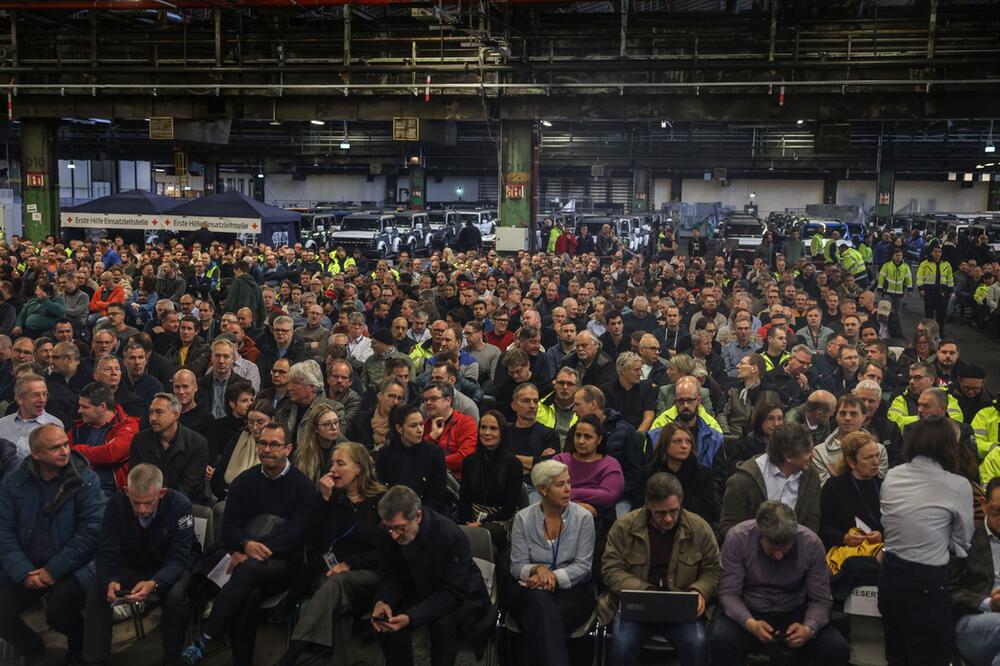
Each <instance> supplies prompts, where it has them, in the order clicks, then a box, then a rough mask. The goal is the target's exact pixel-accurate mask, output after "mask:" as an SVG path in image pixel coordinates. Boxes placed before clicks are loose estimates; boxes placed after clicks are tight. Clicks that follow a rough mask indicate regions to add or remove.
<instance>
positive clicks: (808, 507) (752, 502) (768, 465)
mask: <svg viewBox="0 0 1000 666" xmlns="http://www.w3.org/2000/svg"><path fill="white" fill-rule="evenodd" d="M812 453H813V446H812V440H811V439H810V438H809V435H808V433H807V432H806V430H805V428H804V427H803V426H800V425H798V424H797V423H786V424H784V425H782V426H781V427H779V428H778V429H777V430H775V431H774V433H773V434H772V435H771V440H770V441H769V442H768V443H767V451H766V452H765V453H762V454H761V455H759V456H756V457H754V458H750V459H749V460H744V461H743V462H741V463H740V464H739V465H737V466H736V472H735V473H734V474H733V475H732V476H731V477H729V480H728V481H726V492H725V494H724V495H723V496H722V515H721V516H720V517H719V532H720V533H721V534H722V536H723V538H725V535H726V533H727V532H728V531H729V529H730V528H732V527H733V526H735V525H737V524H738V523H741V522H743V521H745V520H750V519H752V518H753V516H754V515H756V512H757V507H759V506H760V505H761V503H762V502H764V501H766V500H771V501H775V502H784V503H785V504H787V505H788V506H789V507H791V508H792V509H794V510H795V516H796V519H797V520H798V522H799V523H800V524H801V525H802V526H803V527H808V528H809V529H811V530H812V531H813V532H819V475H818V474H816V469H815V468H814V467H813V464H812Z"/></svg>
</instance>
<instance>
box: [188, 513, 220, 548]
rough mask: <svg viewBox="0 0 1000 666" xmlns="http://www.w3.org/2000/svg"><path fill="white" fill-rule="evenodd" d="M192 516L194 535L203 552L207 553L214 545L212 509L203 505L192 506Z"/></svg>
mask: <svg viewBox="0 0 1000 666" xmlns="http://www.w3.org/2000/svg"><path fill="white" fill-rule="evenodd" d="M191 513H193V514H194V533H195V536H197V537H198V543H200V544H201V549H202V551H203V552H208V551H209V550H210V549H211V548H212V546H214V545H215V529H214V527H215V525H214V514H213V513H212V507H210V506H205V505H204V504H192V505H191Z"/></svg>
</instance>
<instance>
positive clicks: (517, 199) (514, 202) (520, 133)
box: [500, 120, 535, 228]
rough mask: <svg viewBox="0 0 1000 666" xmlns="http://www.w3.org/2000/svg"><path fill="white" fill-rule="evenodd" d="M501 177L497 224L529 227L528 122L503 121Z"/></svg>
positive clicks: (531, 189)
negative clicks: (498, 221) (498, 219)
mask: <svg viewBox="0 0 1000 666" xmlns="http://www.w3.org/2000/svg"><path fill="white" fill-rule="evenodd" d="M500 134H501V141H500V149H501V160H502V177H503V180H502V181H501V182H500V225H501V226H504V227H527V228H531V222H532V220H531V201H532V198H533V196H534V192H535V180H534V177H533V174H534V166H533V146H532V134H533V127H532V121H530V120H505V121H503V122H502V124H501V128H500Z"/></svg>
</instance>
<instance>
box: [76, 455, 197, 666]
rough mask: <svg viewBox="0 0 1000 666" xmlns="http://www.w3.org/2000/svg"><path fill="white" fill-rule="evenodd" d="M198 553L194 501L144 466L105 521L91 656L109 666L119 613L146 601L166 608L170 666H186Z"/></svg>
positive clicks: (87, 642)
mask: <svg viewBox="0 0 1000 666" xmlns="http://www.w3.org/2000/svg"><path fill="white" fill-rule="evenodd" d="M194 553H195V534H194V515H193V514H192V513H191V500H189V499H188V498H186V497H185V496H184V495H182V494H181V493H179V492H177V491H176V490H168V489H167V488H164V487H163V473H162V472H161V471H160V470H159V469H158V468H157V467H155V466H153V465H150V464H141V465H136V466H134V467H132V469H131V470H129V473H128V487H127V488H125V489H122V490H121V491H119V492H118V493H116V494H115V495H114V496H113V497H112V498H111V499H110V500H109V501H108V506H107V509H106V510H105V513H104V525H103V528H102V531H101V546H100V549H99V550H98V551H97V580H96V581H95V583H94V585H93V587H92V588H91V589H90V594H89V595H88V597H87V624H86V632H85V635H84V640H83V655H84V659H86V660H87V662H88V663H95V662H96V663H102V662H104V661H106V660H107V659H108V657H109V656H110V654H111V626H112V613H111V607H112V606H113V605H114V604H115V603H116V602H117V603H122V602H126V603H134V602H139V601H145V600H146V599H148V598H149V597H150V596H152V595H153V594H156V595H157V596H158V597H159V598H160V601H161V602H162V604H163V613H162V615H161V618H160V626H161V631H162V633H163V663H165V664H178V663H180V652H181V648H182V647H183V646H184V634H185V632H186V630H187V622H188V583H189V581H190V578H191V574H190V572H189V571H188V567H189V566H190V564H191V560H192V557H193V555H194Z"/></svg>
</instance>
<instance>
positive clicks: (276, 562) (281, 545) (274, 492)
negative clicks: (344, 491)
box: [183, 423, 319, 666]
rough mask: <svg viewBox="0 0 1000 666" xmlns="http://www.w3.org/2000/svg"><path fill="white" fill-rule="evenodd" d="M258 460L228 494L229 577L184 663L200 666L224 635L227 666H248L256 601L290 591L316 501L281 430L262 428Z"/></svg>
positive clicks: (225, 527) (225, 538)
mask: <svg viewBox="0 0 1000 666" xmlns="http://www.w3.org/2000/svg"><path fill="white" fill-rule="evenodd" d="M257 453H258V456H259V457H260V465H255V466H253V467H251V468H250V469H248V470H247V471H245V472H243V473H242V474H240V475H239V476H237V477H236V479H235V480H234V481H233V483H232V485H231V486H230V487H229V495H228V496H227V499H226V513H225V516H224V518H223V521H222V539H223V541H224V542H225V547H226V550H227V551H228V552H229V557H230V558H231V559H230V561H229V564H228V567H227V572H228V573H230V574H232V578H230V579H229V581H228V582H227V583H226V584H225V586H224V587H223V588H222V590H221V591H220V592H219V594H218V596H216V597H215V604H214V606H213V607H212V612H211V614H210V615H209V616H208V619H207V620H206V621H205V624H204V627H203V632H204V633H203V634H202V636H201V637H199V638H196V639H195V640H194V642H193V643H192V644H191V645H189V646H188V647H187V648H185V649H184V652H183V657H184V661H185V662H186V663H188V664H196V663H198V662H200V661H201V660H202V659H203V658H204V656H205V645H206V643H207V642H208V641H212V640H217V639H219V638H221V637H222V636H223V635H224V634H225V633H226V631H227V630H228V631H229V635H230V645H231V646H232V651H233V654H232V661H233V663H234V664H238V665H239V666H251V664H253V653H254V645H255V643H256V638H257V611H258V608H259V606H260V602H261V600H262V599H264V598H266V597H267V596H268V595H271V594H274V593H276V592H278V591H280V590H283V589H286V588H287V587H288V584H289V583H290V581H291V579H292V576H293V575H294V573H295V571H296V569H297V566H298V564H297V562H298V561H299V560H300V559H301V556H302V547H303V544H304V543H305V533H306V526H307V525H306V524H307V521H308V520H309V519H310V517H311V515H312V513H313V511H314V510H315V509H316V502H317V501H318V499H317V498H318V497H319V496H318V495H317V493H316V486H315V485H313V483H312V482H311V481H310V480H309V478H308V477H307V476H306V475H305V474H303V473H302V472H300V471H299V470H298V469H297V468H295V467H292V464H291V462H290V461H289V460H288V456H289V455H291V453H292V444H291V442H290V439H289V436H288V432H287V431H286V430H285V427H284V426H282V425H280V424H277V423H272V424H269V425H266V426H264V428H263V429H262V431H261V435H260V441H259V442H258V443H257Z"/></svg>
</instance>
